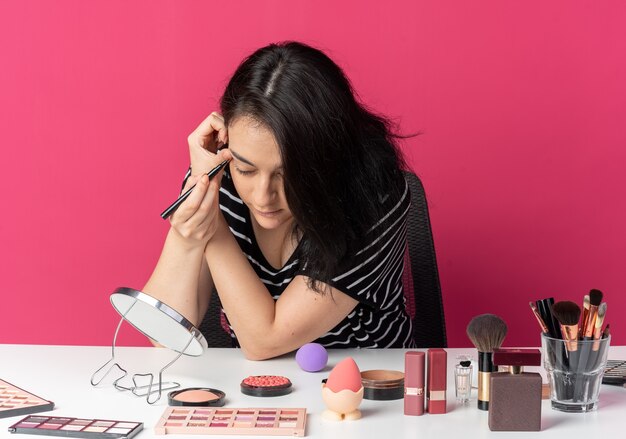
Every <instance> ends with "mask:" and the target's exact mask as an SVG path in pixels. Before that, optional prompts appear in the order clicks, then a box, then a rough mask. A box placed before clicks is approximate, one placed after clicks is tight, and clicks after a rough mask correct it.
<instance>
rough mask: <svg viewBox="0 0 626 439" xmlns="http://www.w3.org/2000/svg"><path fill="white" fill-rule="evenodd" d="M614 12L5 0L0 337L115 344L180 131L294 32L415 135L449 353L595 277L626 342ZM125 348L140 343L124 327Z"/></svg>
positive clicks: (616, 7) (519, 334) (540, 6)
mask: <svg viewBox="0 0 626 439" xmlns="http://www.w3.org/2000/svg"><path fill="white" fill-rule="evenodd" d="M625 20H626V6H624V2H623V1H621V0H615V1H602V2H589V1H569V0H568V1H551V2H545V1H526V2H514V1H510V2H509V1H501V0H493V1H483V0H481V1H472V2H467V1H464V0H458V1H434V0H432V1H413V0H409V1H396V2H393V7H390V5H389V4H385V5H383V4H382V3H380V2H372V3H371V4H370V5H367V6H366V5H365V3H364V2H362V1H359V2H354V3H352V2H337V1H320V0H316V1H296V2H294V1H288V0H285V1H263V2H237V1H232V2H219V3H218V2H200V1H199V2H172V1H162V2H155V1H143V2H140V1H133V2H126V1H110V0H107V1H100V2H96V1H90V2H84V1H54V2H52V1H46V2H44V1H40V2H39V1H17V0H16V1H3V2H2V3H0V41H1V42H2V43H1V44H2V46H1V47H2V50H1V61H0V62H1V63H2V67H1V68H0V100H1V102H2V103H1V105H0V136H1V144H2V158H1V159H0V183H1V184H2V188H3V190H2V205H3V214H2V219H1V220H0V252H1V253H0V254H1V260H0V279H1V282H2V283H1V287H0V291H1V294H2V296H1V297H2V302H1V305H0V306H1V309H2V311H3V312H2V318H0V343H36V344H37V343H42V344H96V345H99V344H109V343H110V342H111V337H112V335H113V330H114V327H115V324H116V322H117V316H116V314H115V312H114V311H113V309H112V308H111V306H110V305H109V302H108V295H109V294H110V293H111V292H112V291H113V289H114V288H115V287H117V286H122V285H125V286H132V287H135V288H141V287H142V286H143V284H144V283H145V281H146V279H147V278H148V276H149V275H150V273H151V270H152V267H153V266H154V264H155V262H156V260H157V257H158V255H159V252H160V247H161V244H162V240H163V238H164V235H165V233H166V230H167V223H165V222H164V221H162V220H161V219H160V218H159V215H158V214H159V213H160V212H161V210H162V209H163V208H164V207H165V206H166V205H167V204H169V202H171V200H172V199H173V197H175V196H176V193H177V190H178V187H179V186H178V185H179V183H180V178H181V176H182V174H183V172H184V171H185V169H186V167H187V163H188V159H187V150H186V136H187V134H188V133H189V132H190V131H191V130H192V129H194V128H195V126H196V124H197V123H198V122H199V121H200V120H201V119H202V118H204V117H205V115H207V114H208V113H209V112H210V111H212V110H214V109H216V102H217V98H218V97H219V95H220V92H221V90H222V88H223V87H224V85H225V81H226V80H227V78H228V76H229V74H230V73H232V71H233V70H234V69H235V67H236V65H237V63H238V62H239V61H240V60H241V58H242V57H243V56H244V55H246V54H248V53H250V52H251V51H252V50H253V49H255V48H257V47H260V46H262V45H265V44H267V43H269V42H273V41H279V40H285V39H296V40H302V41H305V42H308V43H310V44H313V45H316V46H318V47H320V48H323V49H325V50H326V51H327V52H328V53H329V54H330V55H331V56H332V57H334V59H335V60H336V61H337V62H338V63H339V64H340V65H342V66H343V67H344V68H345V70H346V72H347V73H348V75H349V76H350V77H351V79H352V81H353V83H354V85H355V87H356V89H357V90H358V92H359V93H360V95H361V96H362V98H363V100H364V101H365V102H366V103H367V104H369V105H370V106H372V107H373V108H375V109H377V110H379V111H381V112H383V113H386V114H388V115H390V116H392V117H393V118H395V119H396V120H397V121H398V123H399V124H400V127H401V129H402V130H403V131H404V132H414V131H422V132H423V135H422V136H420V137H418V138H414V139H410V140H408V141H406V142H405V143H404V145H403V148H404V151H405V152H406V155H407V157H408V159H409V162H410V164H411V165H412V167H413V168H414V169H415V170H416V171H417V172H418V174H419V175H420V176H421V177H422V179H423V181H424V184H425V186H426V189H427V192H428V196H429V201H430V206H431V220H432V223H433V228H434V232H435V240H436V247H437V253H438V258H439V266H440V272H441V280H442V287H443V292H444V302H445V311H446V316H447V323H448V337H449V344H450V346H451V347H459V346H469V341H468V340H467V338H466V336H465V326H466V325H467V322H468V321H469V319H470V318H471V317H472V316H474V315H476V314H479V313H484V312H494V313H497V314H499V315H501V316H502V317H503V318H504V319H505V320H506V321H507V322H508V324H509V337H508V339H507V342H506V344H507V345H509V346H513V345H537V344H538V343H539V338H538V328H537V324H536V322H535V321H534V320H533V317H532V315H531V313H530V311H529V309H528V301H529V300H534V299H537V298H541V297H545V296H555V297H556V298H557V300H565V299H570V300H576V301H579V302H580V301H581V300H582V296H583V295H584V294H585V293H587V292H588V291H589V289H590V288H599V289H601V290H603V291H604V292H605V294H606V296H607V298H608V300H607V302H608V304H609V308H608V314H607V320H608V321H610V323H611V326H612V328H613V333H614V335H615V338H614V343H615V344H626V331H625V330H624V323H623V320H621V319H620V318H618V316H619V315H620V314H624V313H626V295H625V294H624V286H625V285H626V266H625V262H626V261H625V258H624V255H626V227H625V225H626V203H625V201H624V200H625V189H626V172H625V171H626V148H625V145H626V129H625V128H624V126H625V125H626V124H625V123H624V117H625V114H626V80H625V78H626V56H625V54H626V27H625V26H624V22H625ZM122 338H123V340H122V342H123V344H143V343H144V341H143V340H142V338H141V337H140V336H138V335H137V334H135V333H134V332H133V331H132V330H130V329H129V330H127V331H125V333H123V337H122Z"/></svg>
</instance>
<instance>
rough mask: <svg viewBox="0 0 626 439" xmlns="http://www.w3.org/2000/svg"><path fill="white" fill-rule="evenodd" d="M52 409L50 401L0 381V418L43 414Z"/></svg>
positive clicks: (52, 404)
mask: <svg viewBox="0 0 626 439" xmlns="http://www.w3.org/2000/svg"><path fill="white" fill-rule="evenodd" d="M53 408H54V403H53V402H52V401H46V400H45V399H42V398H40V397H38V396H36V395H33V394H32V393H30V392H27V391H26V390H24V389H20V388H19V387H17V386H14V385H13V384H11V383H8V382H6V381H3V380H0V418H8V417H10V416H22V415H28V414H30V413H39V412H45V411H48V410H52V409H53Z"/></svg>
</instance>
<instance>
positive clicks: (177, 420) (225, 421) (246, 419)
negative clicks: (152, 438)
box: [154, 407, 306, 436]
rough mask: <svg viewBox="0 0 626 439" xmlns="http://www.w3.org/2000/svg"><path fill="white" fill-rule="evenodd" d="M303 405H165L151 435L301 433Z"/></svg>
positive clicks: (302, 433) (280, 434) (304, 416)
mask: <svg viewBox="0 0 626 439" xmlns="http://www.w3.org/2000/svg"><path fill="white" fill-rule="evenodd" d="M305 425H306V409H304V408H289V409H279V408H265V407H264V408H225V407H223V408H219V409H217V408H203V409H201V408H194V407H168V408H167V409H166V410H165V412H164V413H163V415H161V419H159V421H158V422H157V425H156V426H155V427H154V432H155V434H203V435H254V436H304V428H305Z"/></svg>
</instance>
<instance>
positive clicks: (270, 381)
mask: <svg viewBox="0 0 626 439" xmlns="http://www.w3.org/2000/svg"><path fill="white" fill-rule="evenodd" d="M241 393H243V394H244V395H248V396H283V395H287V394H289V393H291V381H289V378H286V377H283V376H278V375H253V376H249V377H247V378H246V379H244V380H243V381H242V382H241Z"/></svg>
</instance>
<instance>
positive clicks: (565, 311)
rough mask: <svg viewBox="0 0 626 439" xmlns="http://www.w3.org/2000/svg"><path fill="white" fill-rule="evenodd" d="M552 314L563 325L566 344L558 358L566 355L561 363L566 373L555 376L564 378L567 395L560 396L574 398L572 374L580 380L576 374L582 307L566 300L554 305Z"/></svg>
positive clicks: (575, 378) (564, 388)
mask: <svg viewBox="0 0 626 439" xmlns="http://www.w3.org/2000/svg"><path fill="white" fill-rule="evenodd" d="M552 314H553V315H554V317H556V319H557V320H558V322H559V324H560V325H561V334H562V335H563V344H564V345H565V352H559V353H557V358H563V357H565V359H566V360H565V361H567V362H566V363H565V362H564V363H563V364H562V365H561V366H565V367H562V368H561V370H562V371H563V372H564V373H565V375H562V374H561V373H559V374H556V375H555V376H557V377H559V378H560V379H562V380H563V384H564V385H563V391H564V392H565V395H560V396H561V397H563V398H564V399H572V398H574V394H575V393H576V392H575V391H574V388H573V386H572V380H571V377H570V375H573V376H574V381H575V382H576V381H578V378H577V376H576V375H575V374H577V372H578V363H579V358H580V352H578V333H579V328H578V321H579V320H580V307H579V306H578V304H577V303H575V302H571V301H568V300H564V301H561V302H556V303H554V304H553V305H552ZM559 354H561V355H559ZM574 384H575V383H574ZM579 385H580V384H579Z"/></svg>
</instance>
